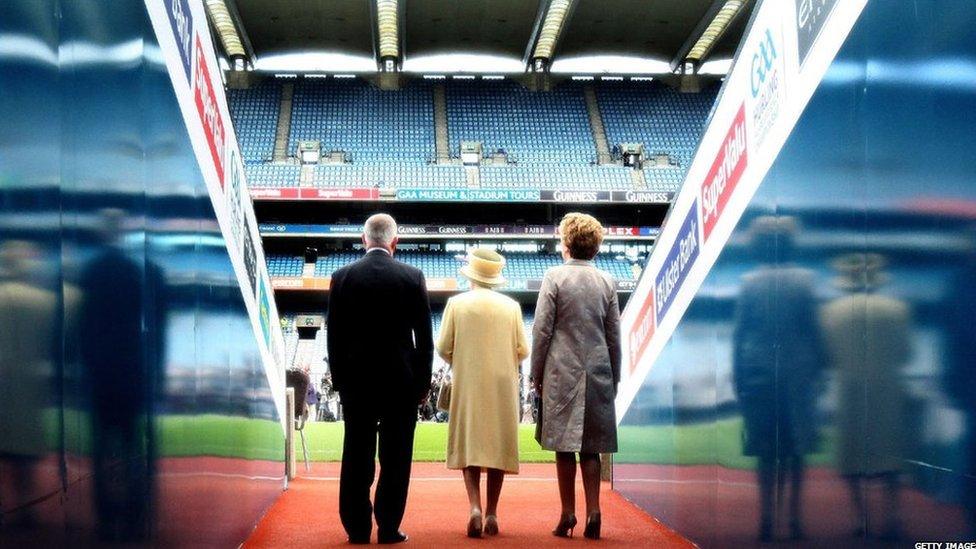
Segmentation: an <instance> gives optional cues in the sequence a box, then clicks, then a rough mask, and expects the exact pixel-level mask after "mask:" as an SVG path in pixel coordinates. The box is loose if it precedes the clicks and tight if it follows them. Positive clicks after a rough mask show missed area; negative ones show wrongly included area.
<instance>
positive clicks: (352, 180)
mask: <svg viewBox="0 0 976 549" xmlns="http://www.w3.org/2000/svg"><path fill="white" fill-rule="evenodd" d="M717 92H718V86H717V85H715V86H711V87H709V88H706V89H705V90H704V91H703V92H702V93H700V94H695V93H681V92H679V91H677V90H674V89H671V88H669V87H668V86H666V85H665V84H662V83H660V82H657V81H654V82H635V81H620V82H617V81H600V82H596V83H586V84H582V83H579V82H565V83H563V84H560V85H558V86H556V88H555V89H554V90H553V91H550V92H533V91H529V90H527V89H525V88H524V87H522V86H521V85H520V84H518V83H517V82H513V81H509V80H447V81H444V82H437V83H432V82H429V81H412V82H410V83H408V84H407V85H406V86H404V87H403V88H402V89H401V90H398V91H388V90H380V89H378V88H376V87H374V86H372V84H370V83H368V82H366V81H365V80H361V79H353V78H350V79H342V78H327V79H298V80H295V81H291V80H287V81H286V80H274V79H269V80H266V81H264V82H262V83H261V84H260V85H259V86H255V87H254V88H251V89H248V90H229V91H228V96H229V98H230V102H231V113H232V117H233V119H234V123H235V126H236V127H237V128H238V135H239V138H240V140H241V150H242V154H243V155H244V158H245V161H246V163H247V164H248V165H261V167H260V168H253V167H250V166H249V168H248V178H249V182H250V184H251V185H252V186H253V187H257V188H267V187H298V186H307V187H317V188H352V187H355V188H364V187H390V188H400V187H406V188H440V189H446V188H451V189H460V188H486V189H558V190H569V189H585V190H630V189H647V190H649V191H654V192H675V191H677V190H678V189H679V187H680V185H681V183H682V182H683V180H684V176H685V171H686V169H687V167H688V165H689V164H690V162H691V158H692V156H693V155H694V151H695V148H696V147H697V145H698V140H699V139H700V135H701V131H702V128H703V127H704V124H705V122H706V119H707V117H708V113H709V111H710V109H711V106H712V104H713V103H714V101H715V97H716V95H717ZM286 136H287V142H286V139H285V137H286ZM299 140H319V141H321V142H322V147H323V153H324V154H328V153H329V152H330V151H343V152H344V153H345V154H346V155H347V158H348V160H349V162H348V163H346V164H340V165H317V166H313V167H309V168H306V169H301V168H299V167H298V166H292V167H286V166H285V164H283V162H287V160H288V157H289V156H290V155H291V154H293V153H294V151H295V148H296V147H297V143H298V141H299ZM462 140H472V141H480V142H482V143H483V145H484V152H485V154H486V155H490V154H492V153H495V152H497V151H499V150H502V151H504V152H505V153H507V156H508V160H509V163H508V164H507V165H506V164H504V163H503V164H483V165H482V166H481V167H480V169H476V170H470V173H467V172H466V170H465V169H464V168H463V167H462V166H461V165H460V164H456V163H455V162H456V160H455V159H454V158H453V157H454V156H457V155H459V154H460V143H461V141H462ZM621 143H643V144H644V149H645V154H646V156H648V157H650V158H653V156H654V155H667V156H668V158H669V159H670V165H669V164H668V163H667V162H665V163H664V164H663V165H653V163H645V169H644V170H642V171H638V172H634V171H633V170H630V169H629V168H624V167H622V166H618V165H614V164H610V163H608V160H609V159H610V158H609V157H610V156H612V153H611V152H610V151H609V150H608V149H611V148H613V147H615V146H616V145H619V144H621ZM272 158H274V159H275V163H274V164H271V163H268V161H269V160H271V159H272ZM435 162H436V163H435ZM299 182H300V183H299Z"/></svg>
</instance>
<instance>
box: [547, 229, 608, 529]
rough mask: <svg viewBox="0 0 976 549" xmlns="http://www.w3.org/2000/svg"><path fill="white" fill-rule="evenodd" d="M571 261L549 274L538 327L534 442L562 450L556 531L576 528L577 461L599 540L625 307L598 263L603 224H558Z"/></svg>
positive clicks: (588, 526) (559, 454) (588, 516)
mask: <svg viewBox="0 0 976 549" xmlns="http://www.w3.org/2000/svg"><path fill="white" fill-rule="evenodd" d="M559 232H560V234H561V235H562V246H563V259H565V261H566V262H565V264H563V265H560V266H559V267H554V268H552V269H549V271H548V272H546V275H545V278H544V279H543V281H542V288H541V289H540V290H539V298H538V302H537V304H536V310H535V324H534V326H533V330H532V339H533V344H532V360H531V362H532V381H533V383H534V384H535V389H536V392H537V393H538V394H540V395H541V399H542V404H541V410H540V411H539V424H538V425H537V429H536V438H537V439H538V440H539V443H540V444H541V445H542V447H543V448H545V449H547V450H554V451H555V452H556V474H557V477H558V479H559V499H560V500H561V503H562V516H561V517H560V520H559V524H558V525H557V526H556V529H555V530H554V531H553V534H555V535H557V536H561V537H562V536H567V535H572V531H573V528H574V527H575V526H576V511H575V507H576V487H575V483H576V456H575V452H578V453H579V457H580V469H581V470H582V473H583V488H584V490H585V494H586V528H585V531H584V535H585V536H586V537H588V538H599V537H600V454H601V453H610V452H616V451H617V423H616V413H615V411H614V403H613V401H614V398H615V397H616V395H617V383H619V381H620V310H619V308H618V305H617V290H616V286H615V285H614V281H613V277H611V276H610V274H609V273H605V272H603V271H600V270H598V269H597V268H596V267H594V265H593V262H592V260H593V258H594V257H595V256H596V254H597V252H598V251H599V250H600V243H601V242H602V241H603V226H601V225H600V222H599V221H597V220H596V219H594V218H593V217H592V216H589V215H586V214H581V213H569V214H566V216H565V217H564V218H563V220H562V222H561V223H560V224H559Z"/></svg>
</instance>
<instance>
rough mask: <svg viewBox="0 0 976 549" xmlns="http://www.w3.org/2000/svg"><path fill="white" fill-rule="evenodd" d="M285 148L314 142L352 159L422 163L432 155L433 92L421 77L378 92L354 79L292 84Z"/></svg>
mask: <svg viewBox="0 0 976 549" xmlns="http://www.w3.org/2000/svg"><path fill="white" fill-rule="evenodd" d="M293 101H294V104H293V107H292V116H291V132H290V137H289V142H288V148H289V151H291V152H292V153H294V151H295V150H296V148H297V146H298V142H299V141H300V140H308V139H311V140H318V141H321V143H322V152H323V153H328V152H331V151H343V152H345V153H346V154H347V157H348V158H349V159H350V160H351V161H352V162H356V163H372V164H376V163H386V162H395V163H401V164H402V163H412V164H425V163H427V162H430V161H432V160H433V159H434V96H433V89H432V86H431V85H430V84H429V83H427V82H425V81H413V82H410V83H408V84H407V85H405V86H404V87H402V88H401V89H399V90H395V91H393V90H381V89H379V88H377V87H375V86H373V85H372V84H370V83H369V82H367V81H365V80H362V79H358V78H328V79H321V78H318V79H307V78H306V79H300V80H298V81H297V82H296V83H295V95H294V100H293Z"/></svg>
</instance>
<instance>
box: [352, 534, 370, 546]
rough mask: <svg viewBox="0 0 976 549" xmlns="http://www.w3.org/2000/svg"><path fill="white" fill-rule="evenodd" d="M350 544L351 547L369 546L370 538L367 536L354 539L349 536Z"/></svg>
mask: <svg viewBox="0 0 976 549" xmlns="http://www.w3.org/2000/svg"><path fill="white" fill-rule="evenodd" d="M349 543H350V544H351V545H369V536H366V537H360V536H356V537H353V536H349Z"/></svg>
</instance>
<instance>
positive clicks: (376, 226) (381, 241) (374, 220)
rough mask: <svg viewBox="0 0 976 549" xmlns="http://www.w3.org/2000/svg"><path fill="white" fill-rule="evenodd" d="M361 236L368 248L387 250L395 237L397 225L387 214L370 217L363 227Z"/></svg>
mask: <svg viewBox="0 0 976 549" xmlns="http://www.w3.org/2000/svg"><path fill="white" fill-rule="evenodd" d="M363 236H364V237H365V238H366V244H367V245H369V246H382V247H384V248H387V247H389V246H390V244H392V243H393V240H394V239H395V238H396V236H397V224H396V220H394V219H393V217H392V216H390V215H389V214H383V213H381V214H375V215H371V216H370V217H369V219H367V220H366V225H365V226H364V227H363Z"/></svg>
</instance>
